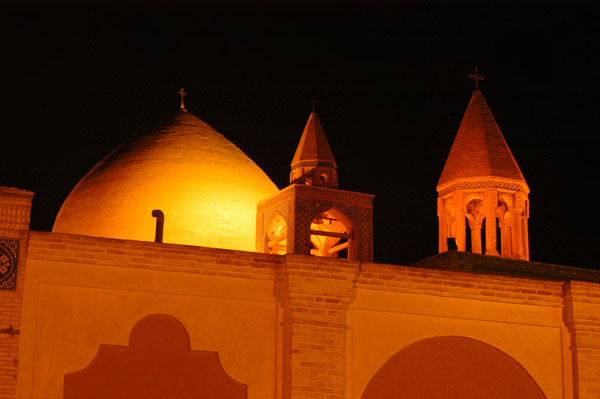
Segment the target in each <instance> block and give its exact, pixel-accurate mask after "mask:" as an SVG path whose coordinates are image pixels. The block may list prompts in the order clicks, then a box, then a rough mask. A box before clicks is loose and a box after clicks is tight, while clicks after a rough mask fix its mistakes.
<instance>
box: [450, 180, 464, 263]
mask: <svg viewBox="0 0 600 399" xmlns="http://www.w3.org/2000/svg"><path fill="white" fill-rule="evenodd" d="M452 200H453V203H454V228H455V230H454V233H455V234H456V246H457V247H458V250H459V251H462V252H465V251H466V250H467V243H466V241H467V227H466V225H465V194H464V193H463V192H462V191H455V192H454V193H453V194H452Z"/></svg>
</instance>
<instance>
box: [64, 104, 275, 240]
mask: <svg viewBox="0 0 600 399" xmlns="http://www.w3.org/2000/svg"><path fill="white" fill-rule="evenodd" d="M277 192H278V189H277V187H276V186H275V184H273V182H272V181H271V180H270V179H269V177H268V176H267V175H266V174H265V173H264V172H263V171H262V170H261V169H260V168H259V167H258V166H257V165H256V164H255V163H254V162H253V161H252V160H251V159H250V158H248V156H246V154H244V153H243V152H242V151H241V150H240V149H239V148H238V147H236V146H235V145H234V144H233V143H232V142H230V141H229V140H227V139H226V138H225V137H224V136H223V135H221V134H220V133H218V132H217V131H215V130H214V129H213V128H212V127H210V126H209V125H207V124H206V123H204V122H203V121H201V120H200V119H198V118H196V117H195V116H193V115H191V114H189V113H188V112H186V111H185V110H182V111H179V112H178V113H177V115H176V116H175V118H174V121H173V123H171V124H169V125H167V126H164V127H161V128H159V129H156V130H154V131H152V132H151V133H150V134H148V135H146V136H144V137H142V138H139V139H136V140H133V141H131V142H128V143H125V144H123V145H121V146H120V147H118V148H117V149H116V150H114V151H113V152H112V153H111V154H109V155H108V156H107V157H106V158H104V159H103V160H102V161H100V162H99V163H98V164H97V165H96V166H95V167H94V168H93V169H92V170H91V171H90V172H89V173H88V174H87V175H86V176H85V177H84V178H83V179H82V180H81V181H80V182H79V183H78V184H77V186H76V187H75V189H73V191H72V192H71V194H69V196H68V197H67V199H66V201H65V202H64V203H63V205H62V207H61V209H60V211H59V213H58V216H57V217H56V221H55V223H54V227H53V229H52V231H53V232H57V233H71V234H80V235H89V236H96V237H110V238H119V239H132V240H142V241H153V240H154V236H155V231H156V230H155V229H156V219H154V217H153V216H152V211H153V210H154V209H159V210H161V211H162V212H163V213H164V215H165V221H164V242H168V243H177V244H188V245H198V246H207V247H217V248H227V249H238V250H244V251H254V250H255V239H254V236H255V223H256V204H257V202H258V201H260V200H263V199H265V198H267V197H270V196H272V195H274V194H276V193H277Z"/></svg>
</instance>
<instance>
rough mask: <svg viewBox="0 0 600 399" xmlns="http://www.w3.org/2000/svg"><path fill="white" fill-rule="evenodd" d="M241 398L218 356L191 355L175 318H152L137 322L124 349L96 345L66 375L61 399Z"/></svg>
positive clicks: (243, 391)
mask: <svg viewBox="0 0 600 399" xmlns="http://www.w3.org/2000/svg"><path fill="white" fill-rule="evenodd" d="M100 398H103V399H105V398H111V399H137V398H139V399H147V398H173V399H175V398H177V399H184V398H211V399H246V398H247V386H246V385H244V384H242V383H240V382H237V381H235V380H234V379H232V378H231V377H230V376H229V375H227V373H226V372H225V370H223V367H222V366H221V362H220V361H219V355H218V353H217V352H208V351H191V350H190V339H189V336H188V333H187V330H186V329H185V327H184V326H183V324H181V322H180V321H179V320H177V319H176V318H174V317H172V316H169V315H165V314H152V315H149V316H146V317H144V318H143V319H141V320H140V321H138V322H137V323H136V325H135V326H134V327H133V329H132V330H131V335H130V337H129V346H120V345H100V349H99V350H98V354H97V355H96V357H95V358H94V360H93V361H92V363H91V364H90V365H89V366H88V367H86V368H85V369H83V370H81V371H78V372H75V373H69V374H66V375H65V393H64V399H100Z"/></svg>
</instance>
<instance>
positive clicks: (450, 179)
mask: <svg viewBox="0 0 600 399" xmlns="http://www.w3.org/2000/svg"><path fill="white" fill-rule="evenodd" d="M469 76H470V77H471V78H473V79H474V80H475V90H474V91H473V95H472V96H471V100H470V101H469V105H468V106H467V110H466V111H465V115H464V116H463V119H462V122H461V124H460V127H459V129H458V133H457V135H456V138H455V139H454V143H453V144H452V148H451V149H450V154H449V155H448V159H447V160H446V164H445V165H444V169H443V171H442V175H441V177H440V180H439V182H438V184H437V192H438V206H437V209H438V218H439V252H445V251H447V250H448V239H449V238H454V239H455V240H456V246H457V249H458V250H459V251H468V252H473V253H479V254H481V253H483V254H486V255H500V256H503V257H507V258H515V259H526V260H528V259H529V237H528V230H527V219H528V218H529V197H528V195H529V187H528V186H527V182H526V181H525V178H524V177H523V174H522V173H521V170H520V169H519V166H518V165H517V162H516V161H515V158H514V157H513V155H512V153H511V152H510V149H509V148H508V145H507V144H506V141H505V140H504V137H503V136H502V133H501V132H500V129H499V128H498V125H497V124H496V121H495V120H494V117H493V116H492V112H491V111H490V108H489V107H488V104H487V102H486V101H485V98H484V97H483V94H482V92H481V90H480V89H479V87H478V81H479V80H481V79H483V77H482V76H481V75H479V74H478V73H477V68H476V69H475V73H473V74H471V75H469Z"/></svg>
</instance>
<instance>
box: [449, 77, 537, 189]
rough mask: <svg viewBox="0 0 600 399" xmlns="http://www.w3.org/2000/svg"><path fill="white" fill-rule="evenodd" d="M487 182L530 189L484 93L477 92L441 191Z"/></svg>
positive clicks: (455, 141) (452, 149) (470, 102)
mask: <svg viewBox="0 0 600 399" xmlns="http://www.w3.org/2000/svg"><path fill="white" fill-rule="evenodd" d="M486 178H499V179H509V180H513V181H519V182H521V183H523V184H525V186H526V185H527V183H526V182H525V178H524V177H523V173H521V170H520V169H519V166H518V165H517V162H516V161H515V158H514V157H513V155H512V153H511V152H510V149H509V148H508V145H507V144H506V141H505V140H504V137H503V136H502V133H501V132H500V128H499V127H498V124H497V123H496V120H495V119H494V116H493V115H492V111H490V108H489V106H488V104H487V102H486V101H485V98H484V97H483V94H482V93H481V90H479V89H476V90H475V91H473V95H472V96H471V100H470V101H469V105H468V106H467V110H466V111H465V115H464V116H463V119H462V122H461V124H460V127H459V128H458V133H457V135H456V138H455V139H454V143H453V144H452V148H451V149H450V155H448V159H447V160H446V164H445V165H444V169H443V170H442V175H441V176H440V180H439V182H438V190H439V189H440V188H441V187H442V186H445V185H447V184H449V183H451V182H454V181H465V180H474V179H476V180H481V179H486ZM528 190H529V189H527V191H528Z"/></svg>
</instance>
